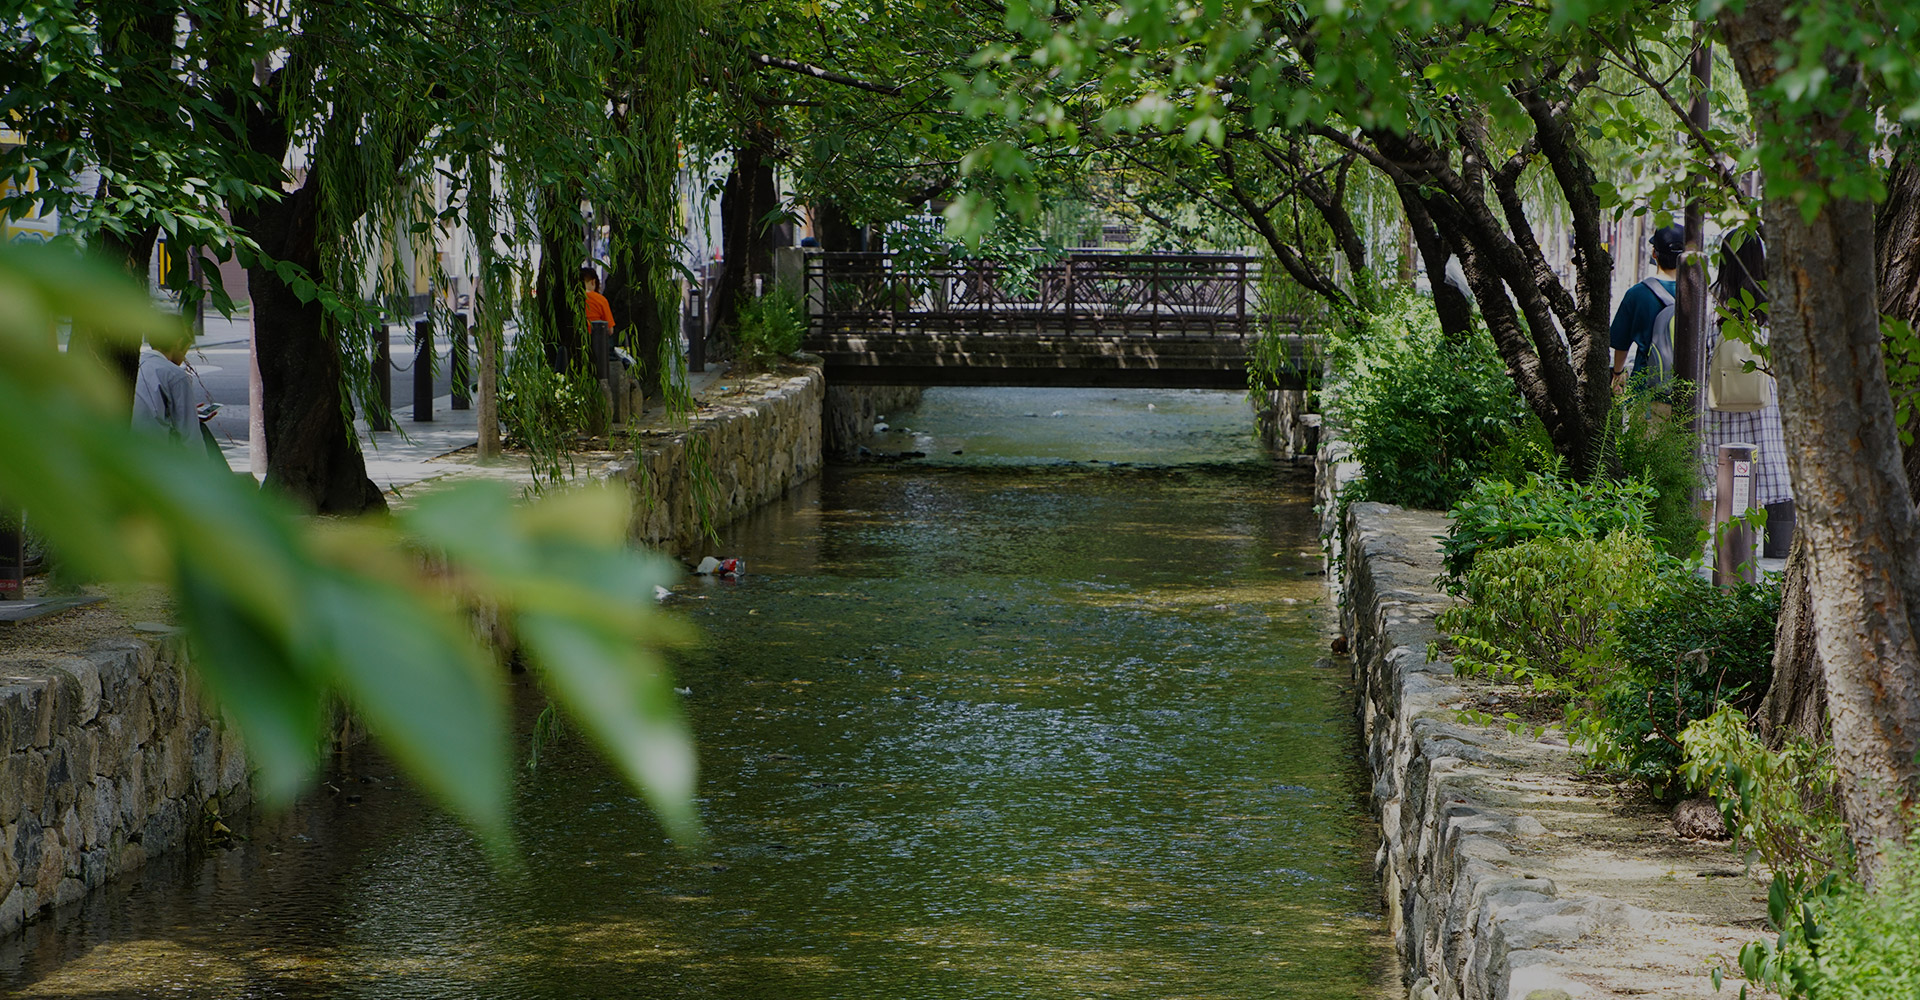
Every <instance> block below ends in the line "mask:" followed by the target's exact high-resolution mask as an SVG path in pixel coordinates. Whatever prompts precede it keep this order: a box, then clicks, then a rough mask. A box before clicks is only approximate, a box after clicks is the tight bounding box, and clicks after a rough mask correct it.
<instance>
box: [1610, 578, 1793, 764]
mask: <svg viewBox="0 0 1920 1000" xmlns="http://www.w3.org/2000/svg"><path fill="white" fill-rule="evenodd" d="M1779 617H1780V588H1779V586H1778V584H1776V583H1769V584H1764V585H1754V584H1741V585H1739V586H1736V587H1731V588H1722V587H1716V586H1714V585H1713V583H1712V582H1711V581H1709V580H1706V579H1704V578H1702V577H1700V576H1698V575H1696V574H1694V573H1690V572H1686V571H1684V570H1683V571H1679V572H1674V573H1669V574H1667V576H1666V579H1664V580H1663V581H1662V584H1661V586H1660V587H1659V588H1658V591H1657V593H1656V595H1655V597H1654V599H1653V603H1651V604H1649V605H1647V606H1646V607H1644V608H1635V609H1633V610H1630V611H1626V612H1624V613H1623V614H1621V616H1620V619H1619V621H1618V623H1617V624H1616V626H1615V630H1616V632H1617V634H1618V636H1619V641H1618V642H1617V643H1616V644H1615V646H1614V649H1615V652H1616V654H1617V655H1618V657H1619V663H1620V667H1621V670H1620V672H1619V674H1618V678H1617V680H1615V682H1614V683H1613V685H1612V686H1611V687H1609V688H1607V690H1606V691H1605V692H1604V693H1603V694H1602V695H1601V697H1600V712H1599V713H1598V716H1597V718H1595V719H1594V720H1593V725H1592V727H1591V728H1590V729H1589V731H1588V732H1587V733H1586V734H1585V735H1586V738H1587V741H1588V745H1589V746H1590V748H1591V750H1592V758H1591V760H1592V762H1593V763H1594V764H1596V765H1598V766H1601V767H1605V768H1608V769H1611V770H1614V771H1618V772H1622V773H1625V774H1627V775H1629V776H1631V777H1633V778H1636V779H1639V780H1641V781H1644V782H1646V783H1647V784H1648V785H1649V786H1651V787H1652V788H1653V789H1654V790H1655V791H1656V792H1663V793H1664V792H1669V791H1679V790H1681V789H1683V788H1684V787H1685V783H1684V782H1680V781H1678V780H1676V779H1677V778H1678V777H1679V774H1680V771H1681V767H1682V765H1683V764H1684V763H1685V761H1686V754H1685V751H1684V748H1683V744H1682V743H1681V739H1680V737H1681V734H1682V733H1683V732H1684V731H1685V730H1686V729H1687V727H1688V726H1689V725H1691V724H1692V723H1693V722H1695V721H1698V720H1700V719H1705V718H1707V717H1708V716H1710V715H1712V714H1713V713H1715V712H1717V711H1719V710H1720V709H1721V708H1722V707H1731V708H1734V709H1736V710H1738V711H1740V712H1744V713H1748V714H1751V713H1752V712H1753V711H1754V709H1755V708H1757V707H1758V706H1759V704H1760V699H1761V698H1763V697H1764V696H1765V695H1766V693H1767V684H1768V682H1769V681H1770V680H1771V678H1772V675H1773V638H1774V626H1775V623H1776V622H1777V621H1778V619H1779Z"/></svg>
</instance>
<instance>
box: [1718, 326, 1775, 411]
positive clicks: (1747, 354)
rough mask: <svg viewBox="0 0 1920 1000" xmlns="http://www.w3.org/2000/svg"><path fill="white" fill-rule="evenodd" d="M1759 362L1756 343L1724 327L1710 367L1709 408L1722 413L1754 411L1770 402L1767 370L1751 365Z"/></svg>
mask: <svg viewBox="0 0 1920 1000" xmlns="http://www.w3.org/2000/svg"><path fill="white" fill-rule="evenodd" d="M1748 362H1752V363H1753V364H1754V365H1756V366H1757V365H1758V364H1759V363H1760V356H1759V355H1758V354H1756V353H1754V350H1753V345H1752V344H1749V343H1747V342H1746V341H1744V340H1735V339H1733V338H1731V337H1728V336H1727V335H1726V332H1725V331H1724V330H1723V331H1721V334H1720V342H1719V343H1718V344H1715V345H1714V348H1713V363H1712V364H1711V365H1710V366H1709V367H1708V369H1707V409H1709V410H1715V411H1718V412H1720V413H1754V412H1757V411H1759V410H1760V409H1761V408H1762V407H1765V406H1766V405H1767V373H1766V372H1763V371H1759V370H1758V369H1757V368H1754V369H1749V368H1748Z"/></svg>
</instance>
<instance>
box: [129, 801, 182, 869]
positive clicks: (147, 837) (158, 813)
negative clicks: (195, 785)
mask: <svg viewBox="0 0 1920 1000" xmlns="http://www.w3.org/2000/svg"><path fill="white" fill-rule="evenodd" d="M186 832H187V817H186V808H185V807H184V806H182V805H181V804H180V800H178V799H165V800H162V801H161V802H160V804H159V806H158V808H156V809H154V810H153V813H152V815H150V816H148V817H147V821H146V823H145V825H144V826H142V827H141V830H140V845H141V846H142V847H144V848H146V849H147V853H148V854H149V855H151V854H152V853H154V852H155V851H164V850H167V849H168V848H171V847H173V846H174V845H175V844H178V843H180V840H181V838H183V837H185V836H186Z"/></svg>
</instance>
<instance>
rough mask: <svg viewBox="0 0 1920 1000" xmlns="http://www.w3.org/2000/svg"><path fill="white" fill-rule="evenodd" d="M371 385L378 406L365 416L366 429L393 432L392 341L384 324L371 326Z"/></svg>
mask: <svg viewBox="0 0 1920 1000" xmlns="http://www.w3.org/2000/svg"><path fill="white" fill-rule="evenodd" d="M373 385H374V390H375V392H376V394H377V395H378V396H379V397H380V398H379V405H378V406H375V407H374V408H373V412H371V413H369V414H367V429H368V430H370V431H390V430H393V340H392V339H391V338H389V337H388V336H387V325H386V324H385V323H375V324H374V326H373Z"/></svg>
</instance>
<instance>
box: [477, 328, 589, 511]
mask: <svg viewBox="0 0 1920 1000" xmlns="http://www.w3.org/2000/svg"><path fill="white" fill-rule="evenodd" d="M499 406H500V426H501V429H502V431H503V432H504V433H505V435H506V438H507V440H508V442H509V443H511V444H514V445H516V446H518V447H521V448H525V449H527V451H528V453H529V455H530V456H531V460H532V463H533V466H534V472H535V474H536V476H545V477H546V478H548V479H558V478H559V477H560V476H561V475H563V474H564V473H565V472H566V471H567V469H568V468H569V465H570V459H569V458H568V457H567V456H568V455H569V453H570V451H571V449H572V446H573V442H574V439H575V437H577V436H578V435H580V434H582V433H584V432H586V431H587V430H588V429H590V428H592V427H594V426H596V425H601V424H604V422H605V417H606V407H607V401H606V397H605V396H604V395H602V394H601V392H600V384H599V382H598V381H596V380H595V379H593V378H592V377H591V376H589V375H588V374H587V373H586V370H585V369H584V368H581V369H576V370H575V371H572V372H568V373H561V372H556V371H554V370H553V369H552V368H551V367H550V366H548V364H547V359H546V353H545V350H544V349H543V348H542V347H541V346H540V345H539V344H538V343H535V342H532V341H531V340H529V341H528V342H527V343H525V344H524V345H520V346H516V347H515V349H514V351H513V355H512V357H511V358H510V359H509V360H508V363H507V372H506V376H505V377H504V378H502V379H501V380H500V392H499Z"/></svg>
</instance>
